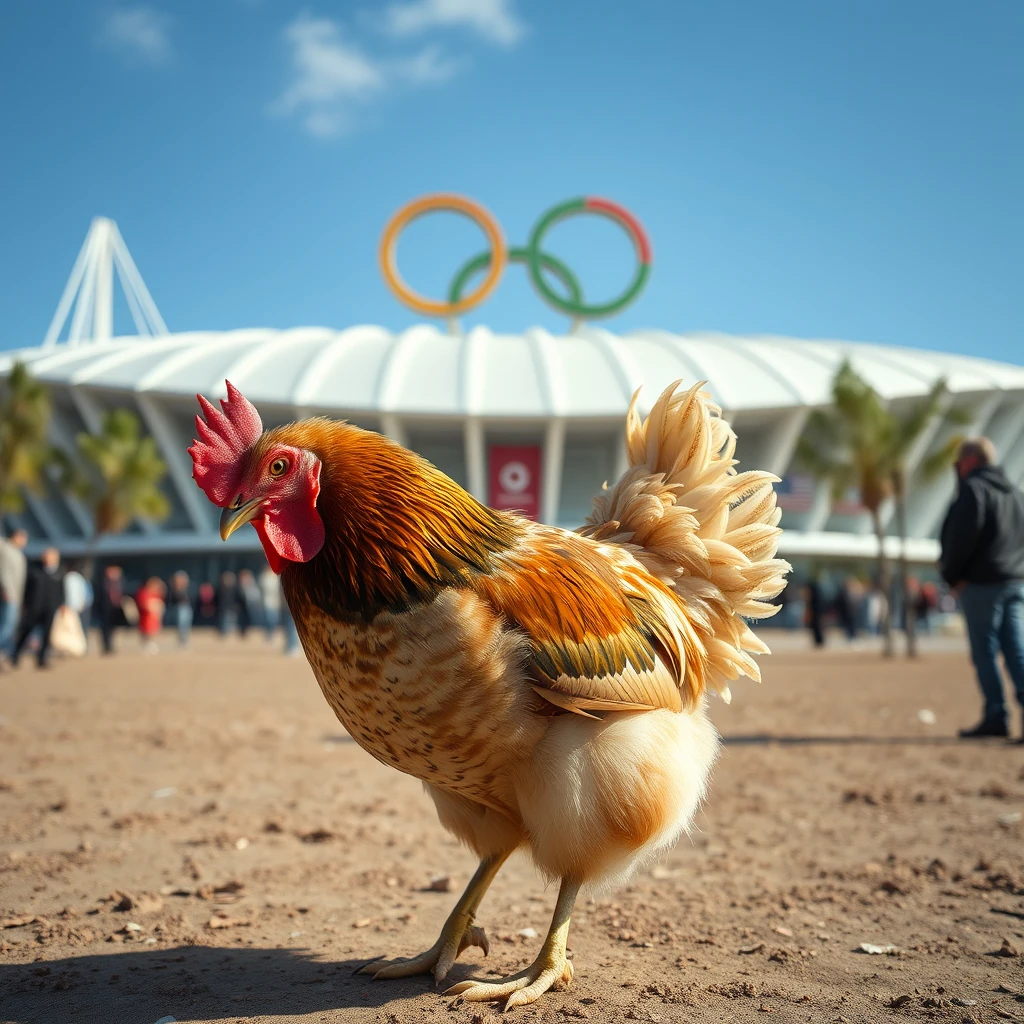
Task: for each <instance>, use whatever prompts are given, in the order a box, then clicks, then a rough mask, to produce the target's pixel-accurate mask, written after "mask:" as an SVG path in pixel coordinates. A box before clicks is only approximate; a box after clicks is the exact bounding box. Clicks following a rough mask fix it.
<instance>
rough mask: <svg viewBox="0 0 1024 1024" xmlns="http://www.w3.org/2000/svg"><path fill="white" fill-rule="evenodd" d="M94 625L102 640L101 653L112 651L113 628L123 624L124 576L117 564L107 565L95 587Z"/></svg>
mask: <svg viewBox="0 0 1024 1024" xmlns="http://www.w3.org/2000/svg"><path fill="white" fill-rule="evenodd" d="M94 610H95V616H96V625H97V626H98V627H99V630H100V637H101V638H102V640H103V653H104V654H113V653H114V630H115V629H116V628H117V627H118V626H121V625H124V578H123V573H122V571H121V566H119V565H108V566H107V567H106V568H105V569H104V570H103V575H102V577H101V578H100V581H99V586H97V587H96V600H95V605H94Z"/></svg>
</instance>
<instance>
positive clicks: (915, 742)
mask: <svg viewBox="0 0 1024 1024" xmlns="http://www.w3.org/2000/svg"><path fill="white" fill-rule="evenodd" d="M722 742H723V743H724V744H725V745H726V746H727V747H745V746H746V747H749V746H756V745H759V744H764V745H766V746H768V745H771V744H777V745H778V746H780V747H811V746H816V745H823V746H825V745H827V746H851V747H855V746H860V745H862V744H863V745H868V746H882V747H951V746H963V743H964V741H963V740H960V739H957V738H956V737H955V736H775V735H772V734H771V733H749V734H746V735H740V736H723V737H722ZM995 746H997V747H998V746H1007V747H1010V746H1012V744H1009V743H1006V742H1005V741H1004V742H1003V743H999V742H996V743H995Z"/></svg>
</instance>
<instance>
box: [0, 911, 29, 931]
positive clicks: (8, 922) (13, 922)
mask: <svg viewBox="0 0 1024 1024" xmlns="http://www.w3.org/2000/svg"><path fill="white" fill-rule="evenodd" d="M35 919H36V915H35V914H19V915H18V916H17V917H7V918H4V920H2V921H0V928H20V927H21V926H22V925H25V924H32V922H33V921H35Z"/></svg>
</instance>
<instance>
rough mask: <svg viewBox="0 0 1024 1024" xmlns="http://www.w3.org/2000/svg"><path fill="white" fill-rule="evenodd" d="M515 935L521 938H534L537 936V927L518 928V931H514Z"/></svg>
mask: <svg viewBox="0 0 1024 1024" xmlns="http://www.w3.org/2000/svg"><path fill="white" fill-rule="evenodd" d="M516 935H518V936H519V937H520V938H521V939H535V938H537V929H536V928H520V929H519V931H518V932H516Z"/></svg>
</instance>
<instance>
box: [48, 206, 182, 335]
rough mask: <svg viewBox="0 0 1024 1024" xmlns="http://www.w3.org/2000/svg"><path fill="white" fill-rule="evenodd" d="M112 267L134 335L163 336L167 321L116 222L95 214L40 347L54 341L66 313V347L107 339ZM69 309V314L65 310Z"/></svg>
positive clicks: (110, 327)
mask: <svg viewBox="0 0 1024 1024" xmlns="http://www.w3.org/2000/svg"><path fill="white" fill-rule="evenodd" d="M115 268H116V269H117V277H118V280H120V282H121V289H122V291H123V292H124V297H125V300H126V301H127V303H128V309H129V310H130V311H131V314H132V319H133V320H134V321H135V332H136V334H137V335H138V336H139V337H156V336H158V335H161V334H167V325H166V324H165V323H164V320H163V317H162V316H160V311H159V310H158V309H157V308H156V303H155V302H154V301H153V297H152V296H151V295H150V294H149V289H148V288H147V287H146V284H145V282H144V281H143V280H142V275H141V274H140V273H139V270H138V267H136V266H135V261H134V260H133V259H132V257H131V253H129V252H128V247H127V246H126V245H125V244H124V239H123V238H122V237H121V232H120V231H118V230H117V224H115V223H114V221H112V220H110V219H109V218H108V217H95V218H93V222H92V224H91V225H90V226H89V233H88V234H87V235H86V236H85V243H84V244H83V245H82V249H81V251H80V252H79V254H78V259H76V260H75V265H74V267H72V269H71V276H70V277H69V278H68V283H67V284H66V285H65V286H64V294H63V295H61V297H60V302H59V303H58V304H57V312H56V313H54V314H53V320H52V321H51V323H50V329H49V330H48V331H47V332H46V338H45V339H44V340H43V348H52V347H53V346H54V345H56V344H57V340H58V339H59V338H60V335H61V333H62V331H63V330H64V325H65V324H66V323H67V320H68V317H69V316H71V326H70V328H69V329H68V336H67V344H68V345H78V344H80V343H83V342H89V341H109V340H110V339H111V338H112V337H113V329H114V270H115ZM72 307H74V315H72V314H71V309H72Z"/></svg>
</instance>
